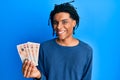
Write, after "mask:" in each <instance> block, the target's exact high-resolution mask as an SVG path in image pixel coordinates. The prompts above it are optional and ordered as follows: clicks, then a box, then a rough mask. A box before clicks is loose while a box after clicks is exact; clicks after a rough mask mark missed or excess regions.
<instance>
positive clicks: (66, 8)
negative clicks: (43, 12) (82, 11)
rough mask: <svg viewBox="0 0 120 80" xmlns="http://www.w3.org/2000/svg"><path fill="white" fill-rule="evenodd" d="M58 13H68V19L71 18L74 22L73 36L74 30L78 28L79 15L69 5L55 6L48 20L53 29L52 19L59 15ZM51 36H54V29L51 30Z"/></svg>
mask: <svg viewBox="0 0 120 80" xmlns="http://www.w3.org/2000/svg"><path fill="white" fill-rule="evenodd" d="M59 12H67V13H69V15H70V18H72V19H73V20H75V21H76V25H75V26H76V27H74V28H73V34H74V33H75V32H74V31H75V28H77V27H78V26H79V15H78V13H77V11H76V8H75V7H74V6H73V5H71V4H70V3H62V4H59V5H55V7H54V9H53V10H52V11H51V13H50V17H49V20H50V21H51V25H52V28H53V18H54V16H55V14H56V13H59ZM50 21H49V22H50ZM53 35H54V28H53Z"/></svg>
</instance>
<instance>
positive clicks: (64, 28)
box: [53, 12, 76, 40]
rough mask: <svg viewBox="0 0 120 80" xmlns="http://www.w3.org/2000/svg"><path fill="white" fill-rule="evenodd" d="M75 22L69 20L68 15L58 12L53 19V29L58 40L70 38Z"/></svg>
mask: <svg viewBox="0 0 120 80" xmlns="http://www.w3.org/2000/svg"><path fill="white" fill-rule="evenodd" d="M75 25H76V21H75V20H73V19H72V18H70V15H69V13H66V12H59V13H56V14H55V16H54V18H53V27H54V30H55V31H56V34H57V36H58V38H59V39H62V40H63V39H68V38H72V34H73V28H74V27H75Z"/></svg>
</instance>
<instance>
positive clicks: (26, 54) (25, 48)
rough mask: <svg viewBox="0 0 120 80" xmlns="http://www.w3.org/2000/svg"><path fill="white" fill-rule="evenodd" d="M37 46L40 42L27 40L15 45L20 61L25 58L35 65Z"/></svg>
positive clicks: (38, 46)
mask: <svg viewBox="0 0 120 80" xmlns="http://www.w3.org/2000/svg"><path fill="white" fill-rule="evenodd" d="M39 48H40V44H39V43H35V42H27V43H23V44H19V45H17V50H18V54H19V56H20V58H21V61H22V62H24V60H25V59H28V60H30V61H32V62H33V64H34V65H35V66H37V65H38V56H39Z"/></svg>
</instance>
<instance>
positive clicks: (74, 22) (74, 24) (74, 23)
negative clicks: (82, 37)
mask: <svg viewBox="0 0 120 80" xmlns="http://www.w3.org/2000/svg"><path fill="white" fill-rule="evenodd" d="M75 26H76V21H75V20H73V28H74V27H75Z"/></svg>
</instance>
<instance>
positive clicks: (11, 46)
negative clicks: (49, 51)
mask: <svg viewBox="0 0 120 80" xmlns="http://www.w3.org/2000/svg"><path fill="white" fill-rule="evenodd" d="M66 1H70V0H61V1H60V0H43V1H40V0H3V1H2V0H1V1H0V80H29V79H25V78H24V77H23V75H22V72H21V66H22V63H21V60H20V57H19V55H18V52H17V49H16V45H17V44H19V43H24V42H27V41H34V42H39V43H41V42H43V41H45V40H48V39H51V38H53V37H52V29H51V27H50V26H48V19H49V13H50V11H51V10H52V9H53V7H54V4H60V3H64V2H66ZM73 5H74V6H75V7H76V8H77V11H78V13H79V15H80V26H79V28H78V29H77V30H76V34H75V35H74V36H75V37H77V38H79V39H81V40H83V41H85V42H87V43H88V44H90V45H91V46H92V48H93V50H94V55H93V75H92V80H120V78H119V76H120V47H119V46H120V42H119V41H120V32H119V30H120V28H119V27H120V10H119V9H120V1H119V0H75V2H74V3H73Z"/></svg>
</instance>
